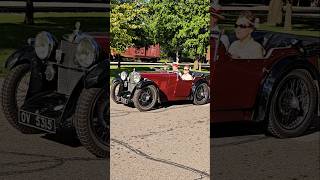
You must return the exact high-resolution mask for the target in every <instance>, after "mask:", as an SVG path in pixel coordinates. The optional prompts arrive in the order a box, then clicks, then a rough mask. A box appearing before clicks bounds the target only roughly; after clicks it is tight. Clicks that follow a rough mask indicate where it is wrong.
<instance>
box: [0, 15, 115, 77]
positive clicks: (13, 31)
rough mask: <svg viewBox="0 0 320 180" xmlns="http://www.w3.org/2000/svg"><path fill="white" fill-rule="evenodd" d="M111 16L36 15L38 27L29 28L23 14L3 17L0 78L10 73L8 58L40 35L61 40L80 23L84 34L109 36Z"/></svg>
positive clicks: (1, 23) (0, 41)
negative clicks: (95, 33) (30, 39)
mask: <svg viewBox="0 0 320 180" xmlns="http://www.w3.org/2000/svg"><path fill="white" fill-rule="evenodd" d="M108 16H109V15H108V14H107V13H35V15H34V18H35V19H34V20H35V25H25V24H24V23H23V21H24V14H23V13H0V27H1V28H0V38H1V40H0V76H3V74H5V73H6V70H5V69H4V62H5V61H6V59H7V57H8V56H9V55H10V54H11V53H12V52H13V51H14V50H15V49H17V48H19V47H21V46H23V45H24V44H26V41H27V39H28V38H29V37H35V35H36V34H37V33H38V32H40V31H49V32H51V33H52V34H53V35H54V36H55V37H56V38H57V39H60V38H61V37H62V35H63V34H66V33H70V32H72V31H73V30H74V29H75V28H74V24H75V22H76V21H79V22H81V28H80V29H81V30H82V31H99V32H105V31H106V25H107V23H106V22H107V21H108Z"/></svg>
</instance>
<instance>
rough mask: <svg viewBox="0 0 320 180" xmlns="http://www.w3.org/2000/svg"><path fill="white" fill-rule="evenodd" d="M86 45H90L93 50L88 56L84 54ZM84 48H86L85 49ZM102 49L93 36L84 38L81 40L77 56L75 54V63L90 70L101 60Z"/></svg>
mask: <svg viewBox="0 0 320 180" xmlns="http://www.w3.org/2000/svg"><path fill="white" fill-rule="evenodd" d="M84 43H88V44H87V45H89V46H90V48H91V52H90V53H91V54H90V55H88V54H87V56H86V55H85V53H84V52H83V50H85V49H83V48H85V45H84ZM83 46H84V47H83ZM81 53H82V54H81ZM99 54H100V48H99V45H98V43H97V42H96V41H95V40H94V39H93V38H92V37H91V36H82V37H81V40H79V43H78V46H77V49H76V54H75V63H76V64H78V65H80V66H81V67H83V68H88V67H90V66H92V65H93V64H94V63H95V62H96V61H97V60H98V58H99Z"/></svg>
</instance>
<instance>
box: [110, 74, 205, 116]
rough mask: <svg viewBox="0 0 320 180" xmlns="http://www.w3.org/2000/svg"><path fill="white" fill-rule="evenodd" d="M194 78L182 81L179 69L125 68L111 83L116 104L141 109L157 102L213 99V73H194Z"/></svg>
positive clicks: (148, 107) (112, 95)
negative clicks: (210, 80)
mask: <svg viewBox="0 0 320 180" xmlns="http://www.w3.org/2000/svg"><path fill="white" fill-rule="evenodd" d="M192 76H193V77H194V79H193V80H189V81H187V80H182V79H181V77H180V75H179V74H178V73H176V72H168V71H160V72H159V71H153V72H136V71H133V72H131V73H130V74H129V75H128V73H127V72H125V71H123V72H122V73H121V74H120V75H119V77H118V78H116V79H115V80H114V81H113V83H112V86H111V98H112V99H113V101H114V102H116V103H123V104H131V103H133V104H134V106H135V107H136V108H137V109H139V110H140V111H148V110H151V109H153V108H154V107H155V106H156V104H157V103H162V102H166V101H179V100H192V101H193V103H194V104H197V105H202V104H206V103H208V100H209V75H208V74H204V73H199V72H193V73H192Z"/></svg>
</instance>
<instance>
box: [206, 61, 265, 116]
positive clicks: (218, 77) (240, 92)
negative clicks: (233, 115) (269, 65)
mask: <svg viewBox="0 0 320 180" xmlns="http://www.w3.org/2000/svg"><path fill="white" fill-rule="evenodd" d="M264 61H265V59H250V60H247V59H232V58H231V57H230V56H228V55H224V56H221V57H220V59H219V60H218V61H216V62H214V63H213V66H214V67H213V68H214V71H213V86H212V88H213V91H212V92H213V95H211V96H212V97H213V103H214V111H219V110H240V109H250V108H252V107H253V106H254V103H255V100H256V96H257V92H258V89H259V87H260V83H261V81H262V78H263V74H264V72H263V65H264Z"/></svg>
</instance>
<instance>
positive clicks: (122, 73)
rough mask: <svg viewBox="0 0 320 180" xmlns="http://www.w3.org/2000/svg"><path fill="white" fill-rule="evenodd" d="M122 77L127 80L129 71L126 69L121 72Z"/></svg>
mask: <svg viewBox="0 0 320 180" xmlns="http://www.w3.org/2000/svg"><path fill="white" fill-rule="evenodd" d="M120 78H121V80H122V81H125V80H126V79H127V78H128V73H127V72H126V71H122V72H121V73H120Z"/></svg>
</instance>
